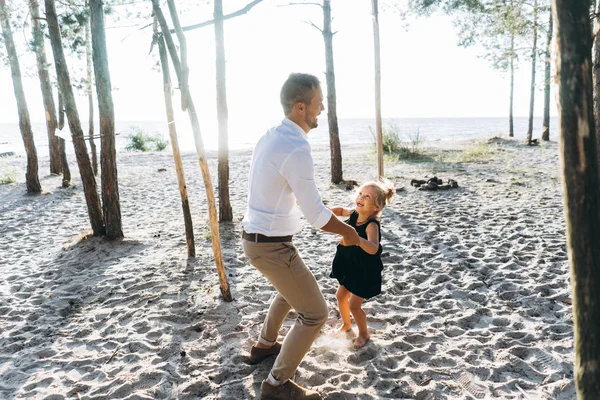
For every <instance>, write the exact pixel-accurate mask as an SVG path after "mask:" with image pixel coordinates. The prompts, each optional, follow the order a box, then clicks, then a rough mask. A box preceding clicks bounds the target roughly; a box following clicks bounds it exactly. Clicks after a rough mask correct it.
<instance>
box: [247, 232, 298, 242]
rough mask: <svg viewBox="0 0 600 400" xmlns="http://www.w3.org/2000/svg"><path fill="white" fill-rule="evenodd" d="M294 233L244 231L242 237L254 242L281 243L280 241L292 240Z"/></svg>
mask: <svg viewBox="0 0 600 400" xmlns="http://www.w3.org/2000/svg"><path fill="white" fill-rule="evenodd" d="M292 237H293V236H292V235H289V236H265V235H261V234H260V233H248V232H246V231H242V238H243V239H245V240H248V241H249V242H254V243H280V242H291V241H292Z"/></svg>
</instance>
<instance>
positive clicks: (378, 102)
mask: <svg viewBox="0 0 600 400" xmlns="http://www.w3.org/2000/svg"><path fill="white" fill-rule="evenodd" d="M377 3H378V0H371V4H372V6H373V38H374V40H375V47H374V49H375V129H376V131H377V176H378V178H379V179H382V178H383V127H382V123H381V56H380V46H379V10H378V5H377Z"/></svg>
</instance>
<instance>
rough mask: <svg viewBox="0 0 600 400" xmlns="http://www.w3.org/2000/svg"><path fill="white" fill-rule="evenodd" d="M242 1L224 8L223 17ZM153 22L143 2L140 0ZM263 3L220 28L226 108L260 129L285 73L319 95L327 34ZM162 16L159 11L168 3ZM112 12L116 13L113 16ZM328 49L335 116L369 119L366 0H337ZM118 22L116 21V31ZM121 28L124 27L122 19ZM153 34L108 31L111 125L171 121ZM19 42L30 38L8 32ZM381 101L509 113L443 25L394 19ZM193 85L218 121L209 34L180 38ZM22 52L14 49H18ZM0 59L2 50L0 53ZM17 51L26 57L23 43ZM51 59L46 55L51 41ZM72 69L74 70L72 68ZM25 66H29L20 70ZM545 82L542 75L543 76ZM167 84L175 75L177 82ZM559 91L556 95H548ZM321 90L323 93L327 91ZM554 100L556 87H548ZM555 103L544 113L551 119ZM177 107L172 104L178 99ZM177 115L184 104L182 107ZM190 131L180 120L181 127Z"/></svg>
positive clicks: (385, 28) (404, 106) (426, 113)
mask: <svg viewBox="0 0 600 400" xmlns="http://www.w3.org/2000/svg"><path fill="white" fill-rule="evenodd" d="M248 1H249V0H246V1H245V0H228V1H224V3H226V4H225V10H224V11H225V14H227V13H230V12H233V11H235V10H237V9H238V8H240V7H241V6H243V5H244V4H246V2H248ZM139 4H140V5H139V10H140V11H141V12H142V14H143V15H147V16H148V22H150V21H151V20H150V2H141V3H139ZM277 4H285V3H283V2H281V1H279V2H278V1H277V0H265V1H264V2H263V3H260V4H258V5H257V6H256V7H255V8H253V9H252V10H251V11H250V12H249V13H248V14H245V15H243V16H240V17H236V18H233V19H230V20H227V21H226V22H225V52H226V60H227V67H226V68H227V100H228V108H229V119H230V121H231V123H232V124H233V125H236V124H237V125H240V126H241V125H243V124H246V123H248V124H251V125H255V124H256V125H260V124H263V123H267V122H268V121H276V120H279V119H281V117H283V113H282V110H281V106H280V104H279V90H280V88H281V85H282V83H283V82H284V80H285V79H286V77H287V75H288V74H289V73H290V72H308V73H312V74H315V75H317V76H318V77H319V78H320V79H321V81H322V82H323V88H324V89H325V50H324V43H323V38H322V36H321V33H320V32H319V31H318V30H317V29H315V28H314V27H312V26H310V24H309V23H308V22H312V23H314V24H315V25H318V26H322V18H323V17H322V12H321V8H320V7H317V6H311V5H303V6H286V7H282V6H278V5H277ZM205 7H206V8H205V12H199V11H191V10H185V12H183V13H182V16H181V23H182V25H184V26H185V25H189V24H193V23H198V22H202V21H205V20H207V19H210V18H211V16H212V10H211V9H210V7H209V6H208V5H205ZM165 11H166V6H165ZM117 12H120V11H119V10H118V9H117ZM332 14H333V16H334V21H333V30H334V31H337V33H336V34H335V36H334V43H333V51H334V62H335V74H336V90H337V106H338V108H337V109H338V117H339V118H374V117H375V98H374V90H375V89H374V51H373V48H374V45H373V23H372V17H371V2H370V1H367V0H360V1H359V0H332ZM113 25H114V24H113ZM119 25H120V26H125V25H128V21H127V19H123V20H122V21H121V22H120V23H119ZM151 34H152V30H151V28H146V29H142V30H140V29H137V28H133V27H121V28H111V29H108V30H107V42H108V51H109V67H110V72H111V79H112V86H113V99H114V103H115V118H116V119H117V120H118V121H162V120H166V113H165V108H164V98H163V91H162V76H161V74H160V72H159V70H158V69H157V66H156V61H157V54H156V49H155V54H154V55H152V54H149V50H150V43H151ZM14 35H15V39H16V40H17V41H19V40H21V41H22V39H23V38H27V35H28V33H27V32H26V31H21V32H16V33H14ZM380 38H381V39H380V40H381V77H382V81H381V93H382V115H383V117H384V118H392V117H399V118H401V117H410V118H415V117H417V118H432V117H505V116H508V110H509V77H508V75H503V74H501V73H499V72H498V71H495V70H492V69H491V68H490V66H489V65H488V62H487V61H485V60H483V59H481V57H480V56H481V55H482V51H481V49H480V48H478V47H473V48H467V49H465V48H462V47H459V46H458V45H457V42H458V39H457V35H456V30H455V28H454V27H453V25H452V21H451V19H450V18H449V17H446V16H443V15H435V16H432V17H428V18H419V19H414V18H412V19H409V20H402V19H401V18H400V16H399V15H397V14H396V13H394V12H390V11H384V12H382V13H381V15H380ZM187 44H188V57H189V65H190V87H191V90H192V95H193V98H194V101H195V104H196V109H197V111H198V114H199V116H200V121H201V124H203V125H208V126H214V125H215V124H216V89H215V66H214V65H215V44H214V30H213V28H212V26H209V27H205V28H201V29H198V30H195V31H190V32H188V33H187ZM17 45H18V46H19V43H17ZM2 52H3V53H4V49H2ZM19 52H20V53H25V49H24V46H23V45H22V43H21V46H20V48H19ZM47 52H48V55H50V54H51V49H50V47H49V45H48V46H47ZM76 63H77V62H76V61H74V60H73V61H72V62H70V63H69V65H75V64H76ZM27 65H29V69H28V67H27ZM34 65H35V64H34V59H33V58H32V57H31V56H30V55H26V54H24V55H22V58H21V68H22V69H23V70H24V71H27V70H29V71H30V75H31V77H26V78H24V87H25V92H26V96H27V102H28V107H29V111H30V116H31V120H32V122H43V121H44V110H43V104H42V101H41V94H40V89H39V83H38V81H37V79H36V78H35V76H34V74H33V72H34V69H32V68H31V67H32V66H34ZM541 76H542V74H540V73H538V80H540V78H541ZM172 78H173V79H174V78H175V77H174V76H172ZM529 86H530V65H529V63H528V62H527V63H523V64H522V65H521V67H520V69H519V70H518V71H517V76H516V80H515V103H514V114H515V116H527V115H528V113H529ZM538 86H539V90H538V91H537V92H536V101H535V115H536V116H541V115H542V110H543V92H542V87H541V84H539V85H538ZM554 89H555V88H553V90H554ZM324 91H325V90H324ZM554 92H556V90H554ZM0 93H2V95H1V96H0V123H9V122H16V121H17V120H18V115H17V108H16V103H15V98H14V94H13V90H12V81H11V75H10V70H9V68H8V67H7V66H0ZM82 95H83V94H82V93H80V96H78V109H79V115H80V117H81V119H82V120H85V119H86V118H87V100H86V99H85V97H83V96H82ZM554 98H555V94H553V96H552V105H551V113H552V115H556V106H555V102H554ZM174 99H175V104H176V106H178V104H179V96H178V92H176V93H175V97H174ZM178 109H179V108H178ZM179 119H182V121H184V122H186V123H187V116H186V115H184V114H183V113H181V112H178V113H177V114H176V120H179Z"/></svg>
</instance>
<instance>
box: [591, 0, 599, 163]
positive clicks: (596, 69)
mask: <svg viewBox="0 0 600 400" xmlns="http://www.w3.org/2000/svg"><path fill="white" fill-rule="evenodd" d="M593 33H594V45H593V49H592V62H593V69H592V71H593V74H592V77H593V82H594V120H595V122H596V145H597V146H598V158H599V159H600V0H598V1H597V3H596V17H595V18H594V32H593Z"/></svg>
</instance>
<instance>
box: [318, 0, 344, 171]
mask: <svg viewBox="0 0 600 400" xmlns="http://www.w3.org/2000/svg"><path fill="white" fill-rule="evenodd" d="M323 39H324V40H325V79H326V81H327V121H328V122H329V149H330V152H331V182H332V183H340V182H342V181H343V180H344V177H343V170H342V149H341V146H340V132H339V127H338V118H337V97H336V93H335V68H334V66H333V32H331V1H330V0H323Z"/></svg>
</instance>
